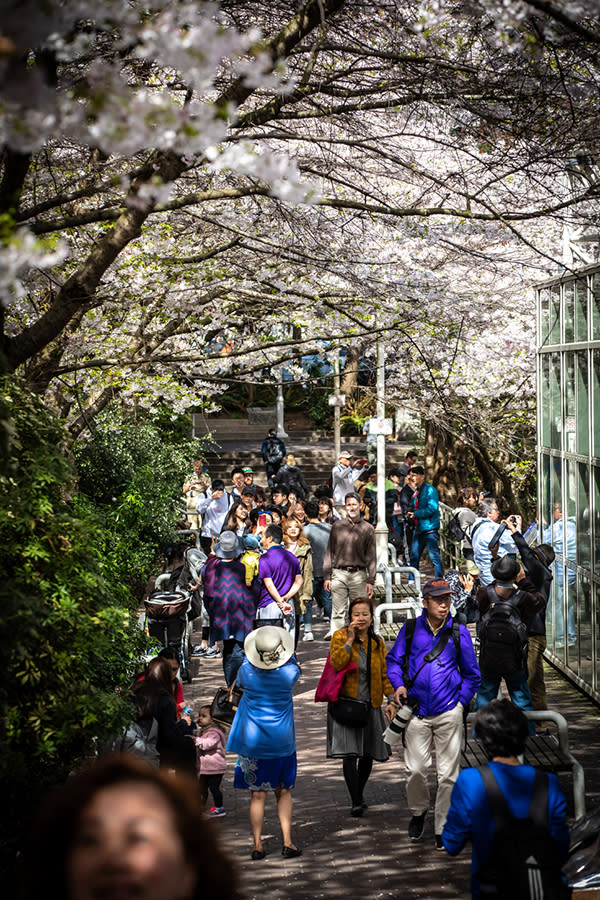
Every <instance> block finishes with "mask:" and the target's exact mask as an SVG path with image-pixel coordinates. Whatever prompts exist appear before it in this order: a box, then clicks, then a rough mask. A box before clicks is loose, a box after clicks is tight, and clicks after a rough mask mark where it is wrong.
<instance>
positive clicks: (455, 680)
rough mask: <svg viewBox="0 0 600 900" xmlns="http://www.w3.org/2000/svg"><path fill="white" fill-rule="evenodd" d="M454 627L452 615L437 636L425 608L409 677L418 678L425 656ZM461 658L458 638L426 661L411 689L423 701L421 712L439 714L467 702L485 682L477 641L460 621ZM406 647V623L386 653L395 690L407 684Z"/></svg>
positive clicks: (420, 619)
mask: <svg viewBox="0 0 600 900" xmlns="http://www.w3.org/2000/svg"><path fill="white" fill-rule="evenodd" d="M448 629H450V630H452V617H451V616H448V621H447V622H446V624H445V625H444V627H443V628H442V630H441V631H438V633H437V635H435V636H434V634H433V632H432V630H431V628H430V627H429V622H428V621H427V614H426V612H425V610H423V612H422V613H421V615H420V616H419V618H418V619H417V623H416V626H415V633H414V635H413V639H412V644H411V648H410V659H409V663H408V677H409V679H412V678H414V676H415V674H416V673H417V671H418V669H419V668H420V666H421V665H422V663H423V658H424V657H425V656H426V655H427V654H428V653H429V651H430V650H432V649H433V647H434V646H435V645H436V644H437V642H438V641H439V640H440V638H441V637H442V635H443V633H444V632H445V631H447V630H448ZM459 629H460V660H458V659H457V655H456V647H455V646H454V640H453V638H452V636H450V640H449V641H448V643H447V644H446V646H445V647H444V649H443V650H442V652H441V654H440V656H438V658H437V659H434V660H433V662H429V663H425V665H424V666H423V668H422V669H421V671H420V672H419V674H418V675H417V678H416V681H415V683H414V684H413V686H412V687H411V688H410V690H409V694H410V696H411V697H414V698H415V699H416V700H418V701H419V709H418V711H417V712H418V715H420V716H439V715H440V714H441V713H444V712H447V711H448V710H449V709H454V707H455V706H456V704H457V703H462V705H463V706H467V705H468V704H469V703H470V702H471V700H472V699H473V697H474V696H475V694H476V692H477V688H478V687H479V684H480V682H481V674H480V672H479V666H478V665H477V659H476V657H475V650H474V649H473V641H472V640H471V635H470V634H469V631H468V629H467V627H466V626H465V625H460V626H459ZM405 651H406V625H404V626H403V627H402V629H401V631H400V634H399V635H398V637H397V638H396V643H395V644H394V646H393V647H392V649H391V650H390V652H389V653H388V655H387V657H386V663H387V671H388V676H389V679H390V681H391V682H392V685H393V686H394V690H395V689H396V688H398V687H400V686H401V685H403V684H404V676H403V674H402V660H403V658H404V654H405Z"/></svg>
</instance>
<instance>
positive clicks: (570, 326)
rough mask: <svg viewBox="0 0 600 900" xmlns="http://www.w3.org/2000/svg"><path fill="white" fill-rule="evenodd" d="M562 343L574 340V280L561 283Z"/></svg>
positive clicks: (570, 342) (569, 342)
mask: <svg viewBox="0 0 600 900" xmlns="http://www.w3.org/2000/svg"><path fill="white" fill-rule="evenodd" d="M563 311H564V312H563V320H564V321H563V327H564V335H563V343H564V344H572V343H573V341H574V340H575V282H574V281H568V282H567V283H566V284H563Z"/></svg>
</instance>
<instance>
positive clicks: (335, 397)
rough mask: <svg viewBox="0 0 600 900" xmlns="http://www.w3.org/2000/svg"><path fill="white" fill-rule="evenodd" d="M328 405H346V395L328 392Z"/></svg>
mask: <svg viewBox="0 0 600 900" xmlns="http://www.w3.org/2000/svg"><path fill="white" fill-rule="evenodd" d="M327 402H328V403H329V405H330V406H345V405H346V395H345V394H330V395H329V398H328V400H327Z"/></svg>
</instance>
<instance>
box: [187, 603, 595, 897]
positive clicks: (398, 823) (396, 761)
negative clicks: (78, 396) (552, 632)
mask: <svg viewBox="0 0 600 900" xmlns="http://www.w3.org/2000/svg"><path fill="white" fill-rule="evenodd" d="M314 630H315V636H316V638H317V639H316V640H315V641H314V642H312V643H303V642H302V641H301V642H300V643H299V645H298V658H299V661H300V664H301V667H302V678H301V679H300V681H299V682H298V684H297V685H296V690H295V697H294V705H295V720H296V736H297V745H298V780H297V783H296V788H295V790H294V829H293V835H294V840H295V841H296V843H297V845H298V846H300V847H302V848H303V850H304V853H303V856H302V857H300V858H299V859H296V860H289V861H287V860H283V859H282V857H281V838H280V831H279V823H278V820H277V815H276V810H275V802H274V797H272V796H270V797H269V798H268V800H267V810H266V816H265V825H264V831H263V837H264V845H265V849H266V850H267V857H266V859H265V860H262V861H258V862H252V861H251V860H250V850H251V846H252V842H251V838H250V826H249V822H248V796H247V793H246V792H245V791H236V790H234V789H233V787H232V780H233V767H234V763H235V758H234V756H233V755H231V754H229V757H228V765H229V768H228V771H227V773H226V774H225V777H224V779H223V788H224V791H223V793H224V803H225V808H226V809H227V815H226V816H225V817H223V818H220V819H215V820H214V821H215V827H216V828H217V829H218V830H219V831H220V832H222V835H223V839H224V843H225V846H226V847H227V849H228V851H229V853H230V854H231V856H232V857H234V858H235V860H236V862H237V864H238V866H239V872H240V878H241V884H242V896H243V897H244V898H245V900H254V898H260V900H279V898H282V900H309V898H311V900H312V898H314V900H321V898H322V900H332V898H342V897H346V896H349V895H352V896H360V897H363V898H369V900H379V898H382V900H383V898H390V897H391V898H397V897H400V896H402V897H409V898H410V897H420V898H430V900H438V898H440V900H441V898H450V897H452V898H467V897H469V896H470V893H469V864H470V850H469V849H468V848H467V849H466V850H465V851H463V854H462V855H461V856H460V857H458V858H456V859H451V858H450V857H448V856H447V855H446V854H445V853H439V852H436V851H435V850H434V848H433V822H432V816H431V815H430V816H428V818H427V823H426V831H425V840H424V841H423V842H422V843H419V844H411V843H410V842H409V841H408V838H407V835H406V829H407V826H408V821H409V818H410V816H409V814H408V811H407V809H406V791H405V786H404V766H403V761H402V751H401V750H397V751H394V755H393V756H392V758H391V759H390V760H389V761H388V762H387V763H375V764H374V767H373V774H372V776H371V779H370V780H369V783H368V785H367V789H366V792H365V799H366V801H367V803H368V804H369V808H368V809H367V810H366V811H365V814H364V816H363V818H362V819H353V818H351V817H350V815H349V811H350V803H349V799H348V796H347V793H346V788H345V785H344V782H343V778H342V772H341V768H342V766H341V761H339V760H328V759H326V758H325V718H326V709H325V704H317V703H314V701H313V697H314V690H315V686H316V682H317V680H318V677H319V675H320V673H321V671H322V668H323V664H324V661H325V657H326V654H327V649H328V642H325V641H324V640H322V637H323V635H324V634H325V630H326V629H325V625H324V624H322V623H321V622H320V621H319V620H318V619H317V620H316V622H315V624H314ZM194 665H195V666H196V669H197V674H196V676H195V677H194V681H193V683H192V684H191V685H190V686H186V687H185V694H186V699H191V700H193V701H204V700H210V699H211V698H212V696H213V695H214V692H215V690H216V688H217V687H219V686H221V685H222V684H224V683H225V682H224V678H223V670H222V664H221V660H196V661H195V662H194ZM546 671H547V682H548V693H549V697H550V701H551V707H552V708H553V709H556V710H558V711H559V712H562V713H563V715H565V716H566V718H567V720H568V722H569V737H570V743H571V749H572V751H573V754H574V756H575V757H576V758H577V759H578V760H579V761H580V762H581V763H582V764H583V765H584V768H585V772H586V798H587V805H588V809H590V808H591V807H593V806H595V805H598V804H599V803H600V770H599V769H598V767H597V760H598V752H599V749H600V729H599V728H598V724H599V718H598V710H597V708H596V707H595V706H594V704H592V703H591V701H590V700H589V699H588V698H587V697H585V696H584V695H582V694H580V693H579V692H578V691H577V690H576V689H575V688H574V687H573V686H572V685H571V684H570V683H568V682H567V681H566V680H565V679H564V678H563V677H562V676H561V675H560V674H559V673H557V672H555V671H554V670H553V669H551V668H550V667H547V668H546ZM561 782H562V783H563V785H564V789H565V793H566V794H567V797H568V798H569V799H570V777H569V776H565V777H564V778H563V777H562V776H561ZM432 785H433V782H432Z"/></svg>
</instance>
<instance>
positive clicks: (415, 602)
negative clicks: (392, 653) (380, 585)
mask: <svg viewBox="0 0 600 900" xmlns="http://www.w3.org/2000/svg"><path fill="white" fill-rule="evenodd" d="M396 596H397V597H398V598H399V599H398V600H396V601H395V602H386V603H380V604H379V605H378V606H376V607H375V611H374V613H373V628H374V629H375V634H380V635H381V637H382V638H383V639H384V640H385V641H395V640H396V638H397V637H398V632H399V631H400V629H401V628H402V626H403V625H404V623H405V621H406V619H412V618H416V617H417V616H418V615H420V613H421V610H422V609H423V604H422V602H421V601H420V599H419V595H418V594H417V593H416V591H415V588H414V585H406V586H404V587H403V589H402V593H400V592H398V593H397V594H396ZM394 612H400V613H402V614H403V617H402V620H401V621H394ZM383 614H385V620H386V621H383V622H382V615H383Z"/></svg>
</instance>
